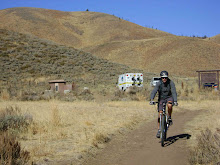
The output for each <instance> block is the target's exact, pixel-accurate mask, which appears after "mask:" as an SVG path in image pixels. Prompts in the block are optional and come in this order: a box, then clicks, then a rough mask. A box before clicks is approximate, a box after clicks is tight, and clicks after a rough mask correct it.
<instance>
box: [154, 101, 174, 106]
mask: <svg viewBox="0 0 220 165" xmlns="http://www.w3.org/2000/svg"><path fill="white" fill-rule="evenodd" d="M156 104H159V102H158V101H150V105H156ZM171 104H173V103H171ZM173 105H174V106H178V103H177V104H176V105H175V104H173Z"/></svg>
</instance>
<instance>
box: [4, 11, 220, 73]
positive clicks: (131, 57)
mask: <svg viewBox="0 0 220 165" xmlns="http://www.w3.org/2000/svg"><path fill="white" fill-rule="evenodd" d="M13 13H16V16H15V15H14V14H13ZM0 16H2V20H1V21H2V24H1V25H0V28H3V29H7V30H10V31H11V30H12V31H16V32H20V33H29V34H33V35H34V36H37V37H39V38H44V39H48V40H51V41H55V42H56V43H58V44H62V45H66V46H72V47H75V48H77V49H82V50H85V51H86V52H91V53H93V54H94V55H96V56H98V57H102V58H105V59H108V60H109V61H112V62H116V63H120V64H124V65H127V66H131V67H133V68H138V69H143V70H147V71H148V72H158V73H159V72H160V71H161V70H168V71H169V72H170V73H175V74H176V75H181V76H182V75H186V76H197V74H196V72H195V71H196V70H205V69H218V67H219V64H220V63H219V60H216V59H219V58H220V53H219V52H220V45H219V44H218V42H217V41H216V42H217V43H215V42H212V41H211V40H204V39H199V38H196V37H180V36H174V35H171V34H169V33H166V32H163V31H160V30H155V29H150V28H145V27H142V26H139V25H136V24H134V23H131V22H129V21H125V20H123V19H119V18H118V17H115V16H113V15H108V14H104V13H97V12H62V11H54V10H46V9H34V8H12V9H6V10H1V11H0ZM45 22H46V23H45ZM45 25H46V26H45ZM33 27H35V28H36V29H38V30H37V31H36V30H34V31H33V29H34V28H33ZM48 27H54V30H51V29H48ZM54 34H56V35H54ZM215 38H216V39H218V38H219V37H218V36H216V37H215ZM213 40H214V38H213ZM218 40H219V39H218ZM214 41H215V40H214ZM155 59H156V60H155ZM198 59H199V62H198ZM61 63H62V62H61ZM164 63H168V64H170V65H165V66H164ZM171 64H172V65H171ZM155 66H157V67H155ZM24 67H27V66H24Z"/></svg>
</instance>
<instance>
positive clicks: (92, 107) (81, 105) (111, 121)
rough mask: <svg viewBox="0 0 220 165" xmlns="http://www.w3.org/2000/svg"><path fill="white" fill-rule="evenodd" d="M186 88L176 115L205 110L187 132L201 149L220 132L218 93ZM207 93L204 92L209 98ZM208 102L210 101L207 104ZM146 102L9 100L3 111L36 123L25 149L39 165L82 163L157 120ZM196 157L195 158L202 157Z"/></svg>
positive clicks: (26, 136)
mask: <svg viewBox="0 0 220 165" xmlns="http://www.w3.org/2000/svg"><path fill="white" fill-rule="evenodd" d="M186 88H188V87H187V86H186V87H183V89H182V90H181V91H180V93H181V95H180V96H181V98H182V99H184V98H185V97H187V98H194V99H186V100H185V101H184V100H182V101H179V107H175V113H177V112H178V111H181V109H187V110H190V111H196V110H199V111H201V113H200V114H199V115H198V116H196V117H195V118H194V120H193V121H191V122H189V123H186V126H185V129H186V130H187V132H189V134H191V135H192V138H190V140H188V146H189V147H190V148H192V151H193V150H195V149H196V148H197V150H198V137H199V136H200V134H201V131H204V130H206V129H207V128H209V129H210V130H211V131H212V132H213V133H215V131H216V129H217V128H219V127H220V119H219V113H220V110H219V107H220V102H219V99H218V97H217V96H218V93H213V92H212V91H209V92H207V91H200V92H199V91H198V90H197V89H194V91H193V92H192V91H191V89H186ZM203 92H204V93H203ZM205 98H208V99H205ZM140 100H141V101H102V102H101V101H100V102H98V101H91V102H88V101H75V102H64V101H58V100H50V101H4V100H2V101H1V102H0V103H1V104H0V112H1V111H4V110H5V108H6V107H11V106H12V107H13V108H14V109H16V108H17V109H19V110H20V112H19V113H20V114H21V115H22V116H28V118H30V119H32V120H33V121H32V122H31V125H29V127H28V130H27V131H25V132H22V133H19V135H18V140H19V142H20V143H21V146H22V148H24V149H25V150H27V151H29V152H30V156H31V160H32V161H34V162H36V161H37V162H41V163H43V162H45V161H50V162H59V161H69V162H75V163H76V162H80V161H82V160H83V159H86V157H87V156H88V155H94V154H95V153H96V151H97V150H98V149H100V148H104V147H105V144H106V143H108V142H109V141H110V140H111V139H112V138H113V137H114V136H120V135H121V134H124V133H126V132H127V131H130V130H132V129H135V128H136V127H138V125H140V124H141V123H143V122H145V123H146V122H150V121H153V120H155V119H156V118H157V113H156V107H155V106H150V105H149V104H148V102H146V101H144V99H140ZM197 156H198V155H195V156H194V157H197Z"/></svg>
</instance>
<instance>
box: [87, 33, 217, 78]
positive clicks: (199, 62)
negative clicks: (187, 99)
mask: <svg viewBox="0 0 220 165" xmlns="http://www.w3.org/2000/svg"><path fill="white" fill-rule="evenodd" d="M85 51H88V52H91V53H93V54H94V55H96V56H99V57H102V58H104V59H107V60H110V61H114V62H118V63H121V64H125V65H128V66H131V67H135V68H139V69H144V70H147V71H150V72H157V73H159V72H160V71H161V70H168V71H169V72H171V73H172V74H173V75H179V76H196V75H197V73H196V71H197V70H204V69H219V68H220V60H219V59H220V45H218V44H216V43H213V42H210V41H206V40H202V39H198V38H190V37H177V36H171V37H161V38H154V39H144V40H135V41H134V40H131V41H124V42H112V43H106V44H104V45H99V46H97V47H90V48H86V49H85Z"/></svg>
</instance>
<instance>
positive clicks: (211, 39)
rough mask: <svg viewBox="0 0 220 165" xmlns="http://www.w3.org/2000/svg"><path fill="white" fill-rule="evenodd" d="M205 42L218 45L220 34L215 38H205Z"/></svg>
mask: <svg viewBox="0 0 220 165" xmlns="http://www.w3.org/2000/svg"><path fill="white" fill-rule="evenodd" d="M206 40H210V41H212V42H215V43H217V44H220V34H218V35H216V36H213V37H210V38H207V39H206Z"/></svg>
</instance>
